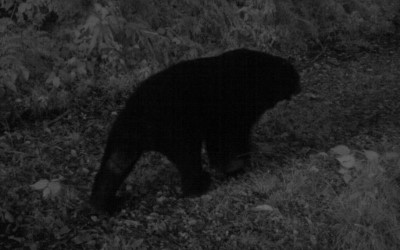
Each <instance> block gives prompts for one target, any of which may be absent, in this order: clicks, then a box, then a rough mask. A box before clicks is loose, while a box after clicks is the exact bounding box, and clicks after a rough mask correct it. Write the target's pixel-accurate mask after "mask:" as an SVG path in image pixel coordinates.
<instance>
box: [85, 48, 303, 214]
mask: <svg viewBox="0 0 400 250" xmlns="http://www.w3.org/2000/svg"><path fill="white" fill-rule="evenodd" d="M299 92H300V85H299V75H298V73H297V71H296V70H295V68H294V67H293V66H292V65H291V64H290V63H289V62H288V61H287V60H285V59H283V58H280V57H276V56H272V55H269V54H266V53H262V52H257V51H252V50H247V49H238V50H233V51H229V52H226V53H223V54H222V55H219V56H216V57H209V58H199V59H195V60H191V61H184V62H180V63H178V64H176V65H174V66H171V67H170V68H167V69H166V70H164V71H161V72H159V73H157V74H155V75H153V76H151V77H150V78H148V79H147V80H145V81H143V82H142V83H141V85H140V86H139V87H138V88H137V89H136V91H135V92H134V93H133V94H132V96H131V97H130V98H129V100H128V101H127V103H126V107H125V108H124V110H122V112H121V113H120V114H119V116H118V117H117V119H116V121H115V123H114V125H113V127H112V129H111V131H110V134H109V137H108V142H107V146H106V149H105V152H104V156H103V159H102V164H101V167H100V170H99V172H98V173H97V176H96V178H95V181H94V186H93V191H92V196H91V204H92V205H93V206H94V207H95V208H97V209H100V210H103V211H109V212H111V211H113V210H114V209H115V201H116V192H117V190H118V188H119V187H120V185H121V183H122V182H123V181H124V179H125V178H126V177H127V175H128V174H129V172H130V171H131V170H132V168H133V167H134V165H135V163H136V161H137V160H138V159H139V157H140V156H141V154H142V153H143V152H145V151H157V152H160V153H162V154H164V155H165V156H167V158H168V159H169V160H170V161H171V162H173V163H174V165H176V167H177V168H178V170H179V172H180V175H181V181H182V192H183V194H184V195H186V196H194V195H200V194H202V193H204V192H206V191H207V189H208V186H209V184H210V176H209V174H208V173H207V172H206V171H204V170H203V169H202V165H201V148H202V143H203V142H204V143H205V145H206V151H207V154H208V158H209V161H210V165H211V166H212V167H214V168H217V169H219V170H221V171H222V172H224V173H226V174H232V173H234V172H236V171H240V169H241V168H242V167H243V165H244V164H245V162H246V160H245V159H243V158H242V157H241V156H243V155H247V153H248V152H249V150H250V149H249V137H250V132H251V128H252V126H253V125H254V124H255V123H256V122H257V120H258V118H259V117H260V116H261V115H262V114H263V113H264V112H265V111H266V110H267V109H270V108H272V107H273V106H274V105H275V104H276V103H277V102H279V101H281V100H284V99H290V97H291V96H292V95H295V94H297V93H299Z"/></svg>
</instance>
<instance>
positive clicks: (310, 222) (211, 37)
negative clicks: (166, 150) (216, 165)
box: [0, 0, 400, 249]
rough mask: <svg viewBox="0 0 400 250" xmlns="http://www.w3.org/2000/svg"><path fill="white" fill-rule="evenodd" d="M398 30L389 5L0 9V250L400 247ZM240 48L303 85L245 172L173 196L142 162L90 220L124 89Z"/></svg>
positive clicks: (2, 3) (82, 1)
mask: <svg viewBox="0 0 400 250" xmlns="http://www.w3.org/2000/svg"><path fill="white" fill-rule="evenodd" d="M399 27H400V2H399V1H398V0H349V1H343V0H318V1H317V0H301V1H296V0H284V1H278V0H265V1H259V0H234V1H232V0H230V1H228V0H215V1H207V0H201V1H195V0H183V1H171V0H170V1H154V0H136V1H128V0H114V1H89V0H71V1H62V0H0V183H1V185H0V248H1V249H3V248H4V249H8V248H9V249H22V248H28V249H44V248H49V249H53V248H54V249H100V248H102V249H116V248H120V249H124V248H128V249H154V248H157V249H180V248H182V249H184V248H190V249H239V248H241V249H269V248H280V249H300V248H301V249H303V248H317V249H399V248H400V227H399V212H398V211H399V196H398V193H399V190H398V189H399V181H398V177H399V169H400V168H399V167H400V124H399V121H400V105H399V103H400V102H399V97H398V93H400V87H399V84H398V83H399V80H400V72H399V70H398V69H399V68H400V49H399V48H400V47H399V44H400V38H399V34H398V33H399V30H400V28H399ZM237 47H248V48H255V49H258V50H262V51H268V52H271V53H274V54H278V55H282V56H289V55H290V56H291V58H292V59H294V60H295V61H296V62H295V64H296V65H297V66H298V68H299V70H300V72H301V74H302V79H303V88H304V92H303V94H301V95H300V96H299V97H298V98H296V99H295V100H293V101H291V102H290V103H284V104H282V105H278V107H277V108H276V109H275V110H273V111H270V112H268V113H267V114H266V115H265V117H264V119H263V120H262V121H261V122H260V124H259V126H258V127H257V128H255V136H254V141H255V144H256V146H257V148H258V151H257V152H256V153H254V154H253V156H252V158H253V159H252V164H253V166H252V167H251V169H249V170H248V173H247V174H245V175H244V176H241V177H240V178H237V179H234V180H227V181H226V180H220V179H219V177H218V176H215V175H214V178H216V180H215V181H214V183H217V184H215V185H214V186H213V190H212V191H211V192H210V193H208V194H207V195H204V196H202V197H199V198H193V199H179V198H178V196H179V190H177V188H176V187H177V186H178V184H179V180H178V178H177V176H176V172H175V170H174V169H173V168H171V167H170V166H169V165H170V163H168V161H166V160H165V158H163V157H161V156H159V155H156V154H150V155H148V156H146V157H143V159H142V161H141V163H140V164H139V165H140V166H138V168H137V169H136V170H135V172H134V173H133V174H132V176H131V178H130V180H129V181H128V182H127V184H126V186H124V188H123V191H122V193H123V194H126V196H127V197H129V199H128V202H127V204H126V207H125V209H124V210H123V211H122V212H121V214H119V215H118V216H116V217H114V218H105V217H102V216H98V215H93V214H92V213H91V211H90V209H88V208H87V207H86V205H85V204H86V201H87V199H88V194H89V192H90V187H91V183H92V180H93V176H94V173H95V172H96V170H97V168H98V163H99V159H100V157H101V153H102V149H103V145H104V143H105V136H106V134H107V131H108V128H109V126H110V125H111V124H110V121H111V120H112V119H113V117H115V115H116V113H117V110H118V109H119V108H121V107H122V105H123V103H124V100H125V98H126V97H127V96H128V95H129V93H130V92H131V91H132V88H134V86H135V85H136V84H137V83H138V82H140V81H141V80H143V79H145V78H146V77H148V76H149V75H151V74H152V73H154V72H156V71H158V70H160V69H162V68H165V67H167V66H168V65H170V64H172V63H175V62H177V61H180V60H185V59H191V58H197V57H200V56H209V55H215V54H218V53H220V52H222V51H225V50H227V49H232V48H237ZM266 142H268V144H266ZM338 145H339V146H338ZM345 145H346V146H345Z"/></svg>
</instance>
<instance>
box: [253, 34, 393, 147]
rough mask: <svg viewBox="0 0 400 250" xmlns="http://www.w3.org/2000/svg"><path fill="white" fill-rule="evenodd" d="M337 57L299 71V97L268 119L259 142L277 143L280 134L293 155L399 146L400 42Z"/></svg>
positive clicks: (328, 57)
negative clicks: (339, 147) (337, 148)
mask: <svg viewBox="0 0 400 250" xmlns="http://www.w3.org/2000/svg"><path fill="white" fill-rule="evenodd" d="M334 56H335V57H336V58H335V57H334ZM341 57H342V56H341V55H339V54H331V55H330V56H326V57H325V58H322V59H321V60H320V61H318V62H316V63H314V64H313V66H312V67H310V68H307V69H306V70H304V71H303V72H302V80H303V88H304V91H303V94H302V95H301V96H300V97H299V98H298V99H297V100H295V101H294V102H293V103H292V104H289V108H287V107H284V108H283V109H280V108H278V109H276V110H274V111H273V112H272V113H271V115H270V116H269V117H267V118H266V123H265V124H262V126H261V127H262V128H261V130H262V131H261V138H264V137H263V135H265V140H266V141H271V140H272V142H271V143H272V144H278V145H279V143H282V134H284V135H285V136H286V139H287V140H286V141H287V143H288V144H290V145H289V146H290V148H293V147H294V146H295V148H296V150H295V151H296V152H298V149H299V147H300V148H304V147H309V148H310V149H313V150H324V149H328V148H330V147H332V146H336V145H338V144H347V145H349V146H355V147H357V148H364V149H365V148H369V149H379V147H380V146H384V145H386V146H388V145H389V144H390V145H392V146H394V145H397V146H400V42H396V41H393V42H392V43H391V44H390V45H387V46H386V47H378V48H377V49H376V51H375V52H359V53H353V54H352V57H353V58H352V59H350V60H343V59H341ZM271 138H272V139H271ZM284 139H285V138H284ZM261 140H263V139H261ZM293 142H294V145H293ZM284 146H287V144H285V145H284ZM296 146H297V147H296ZM279 150H280V151H281V150H282V148H280V149H279ZM286 150H290V149H289V148H286ZM286 150H285V151H286ZM303 151H304V152H307V150H303Z"/></svg>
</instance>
